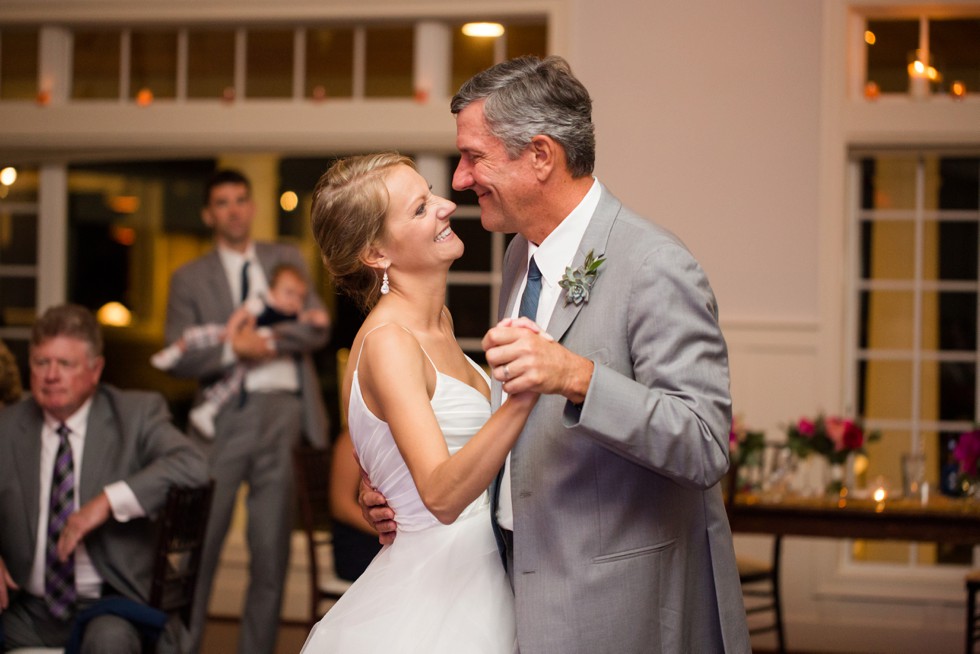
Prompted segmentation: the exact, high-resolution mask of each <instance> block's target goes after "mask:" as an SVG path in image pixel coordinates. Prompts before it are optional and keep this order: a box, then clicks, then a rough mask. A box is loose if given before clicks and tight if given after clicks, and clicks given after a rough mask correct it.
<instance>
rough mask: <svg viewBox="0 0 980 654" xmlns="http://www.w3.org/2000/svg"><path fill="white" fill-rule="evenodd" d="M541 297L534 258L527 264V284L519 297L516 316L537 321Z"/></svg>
mask: <svg viewBox="0 0 980 654" xmlns="http://www.w3.org/2000/svg"><path fill="white" fill-rule="evenodd" d="M540 297H541V271H540V270H538V264H536V263H535V262H534V257H531V260H530V261H529V262H528V264H527V284H526V285H525V286H524V295H522V296H521V308H520V310H519V311H518V313H517V315H518V317H520V316H527V317H528V318H530V319H531V320H537V316H538V299H539V298H540Z"/></svg>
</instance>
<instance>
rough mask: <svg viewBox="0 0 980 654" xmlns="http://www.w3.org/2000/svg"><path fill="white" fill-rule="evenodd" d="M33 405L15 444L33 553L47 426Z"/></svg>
mask: <svg viewBox="0 0 980 654" xmlns="http://www.w3.org/2000/svg"><path fill="white" fill-rule="evenodd" d="M30 403H31V410H29V411H27V413H26V415H25V416H24V419H23V420H22V421H21V422H20V427H19V429H20V434H19V435H18V436H17V439H16V441H15V443H14V447H13V451H14V452H15V457H16V460H17V462H18V465H17V467H16V470H17V475H18V476H19V477H20V478H21V484H20V487H21V489H23V500H24V515H25V516H26V517H27V522H28V532H27V533H28V536H29V540H30V543H31V548H32V551H33V548H34V547H35V545H36V543H37V519H38V504H39V502H40V501H41V482H40V475H41V429H42V428H43V427H44V422H43V418H42V414H41V409H40V408H39V407H38V406H37V405H36V404H34V402H33V400H31V401H30Z"/></svg>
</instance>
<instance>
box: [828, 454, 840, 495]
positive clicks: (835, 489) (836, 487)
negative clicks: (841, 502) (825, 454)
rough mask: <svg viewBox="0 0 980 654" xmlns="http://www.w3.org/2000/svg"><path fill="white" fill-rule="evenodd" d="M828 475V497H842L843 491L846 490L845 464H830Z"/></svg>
mask: <svg viewBox="0 0 980 654" xmlns="http://www.w3.org/2000/svg"><path fill="white" fill-rule="evenodd" d="M827 473H828V474H827V486H826V488H827V491H826V492H827V496H828V497H840V492H841V489H843V488H844V464H843V463H837V462H830V465H829V466H827Z"/></svg>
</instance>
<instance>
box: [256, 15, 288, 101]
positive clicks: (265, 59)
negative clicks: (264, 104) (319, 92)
mask: <svg viewBox="0 0 980 654" xmlns="http://www.w3.org/2000/svg"><path fill="white" fill-rule="evenodd" d="M247 50H248V54H247V55H246V59H245V61H246V66H245V67H246V70H247V73H246V78H247V79H246V81H245V95H246V96H247V97H249V98H288V97H291V96H292V95H293V30H249V32H248V48H247Z"/></svg>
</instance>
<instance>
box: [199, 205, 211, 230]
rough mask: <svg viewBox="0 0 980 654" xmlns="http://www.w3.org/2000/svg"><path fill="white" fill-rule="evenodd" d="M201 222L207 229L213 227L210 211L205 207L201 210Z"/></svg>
mask: <svg viewBox="0 0 980 654" xmlns="http://www.w3.org/2000/svg"><path fill="white" fill-rule="evenodd" d="M201 222H203V223H204V224H205V225H207V226H208V227H212V228H213V227H214V221H213V220H212V219H211V211H210V210H209V209H208V208H207V207H204V208H203V209H201Z"/></svg>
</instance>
